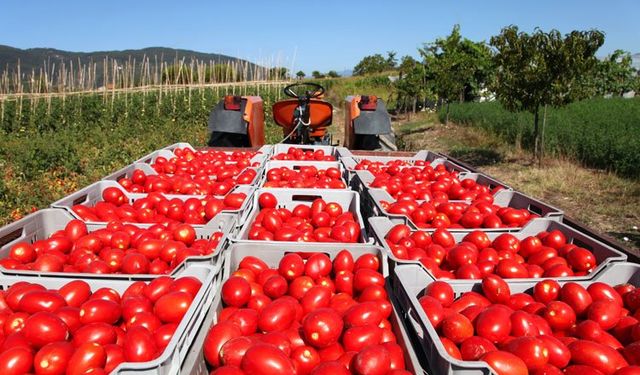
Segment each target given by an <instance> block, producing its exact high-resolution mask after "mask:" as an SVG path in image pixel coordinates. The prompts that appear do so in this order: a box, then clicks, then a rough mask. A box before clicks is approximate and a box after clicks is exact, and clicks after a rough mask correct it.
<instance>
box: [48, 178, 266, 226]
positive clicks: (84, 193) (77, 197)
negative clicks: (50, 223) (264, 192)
mask: <svg viewBox="0 0 640 375" xmlns="http://www.w3.org/2000/svg"><path fill="white" fill-rule="evenodd" d="M108 187H115V188H118V189H120V190H121V191H122V192H123V193H124V195H125V196H126V197H127V199H128V200H129V203H133V202H134V201H136V200H137V199H142V198H145V197H146V196H147V195H148V194H136V193H129V192H127V191H126V190H125V189H124V188H123V187H122V186H120V184H118V183H117V182H115V181H98V182H96V183H93V184H91V185H89V186H87V187H85V188H84V189H81V190H78V191H77V192H75V193H72V194H70V195H67V196H66V197H64V198H62V199H60V200H58V201H56V202H54V203H52V204H51V207H52V208H60V209H64V210H67V212H69V213H70V214H71V215H72V216H73V217H74V218H76V219H81V218H80V217H79V216H78V214H76V213H75V212H74V211H73V210H72V207H73V206H75V205H77V204H84V205H88V206H93V205H95V204H96V203H97V202H100V201H102V191H103V190H104V189H106V188H108ZM254 190H255V187H253V186H249V185H238V186H236V187H235V188H233V189H232V190H231V191H230V192H229V193H245V194H246V195H247V198H246V199H245V200H244V202H243V203H242V206H241V207H240V208H239V209H237V210H225V211H222V213H226V214H231V215H235V217H236V218H237V222H236V224H237V225H238V226H239V225H241V224H242V223H243V222H244V219H245V218H246V217H247V215H248V214H249V211H250V208H251V205H252V203H253V199H252V198H253V192H254ZM163 195H164V196H165V197H166V198H167V199H172V198H178V199H180V200H182V201H186V200H187V199H189V198H203V197H204V195H172V194H163ZM214 220H215V217H214V218H213V219H211V220H210V221H209V222H208V223H206V224H204V225H202V224H192V226H193V227H194V228H204V227H207V226H208V225H209V224H211V223H213V221H214ZM86 223H88V224H89V223H90V224H104V223H105V222H103V221H102V222H100V221H99V222H94V221H86Z"/></svg>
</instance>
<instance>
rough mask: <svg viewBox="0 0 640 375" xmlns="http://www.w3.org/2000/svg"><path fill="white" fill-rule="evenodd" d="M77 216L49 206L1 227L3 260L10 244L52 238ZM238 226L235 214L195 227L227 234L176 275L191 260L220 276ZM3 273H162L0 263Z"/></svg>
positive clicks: (204, 234)
mask: <svg viewBox="0 0 640 375" xmlns="http://www.w3.org/2000/svg"><path fill="white" fill-rule="evenodd" d="M73 219H74V217H73V216H72V215H71V214H69V213H68V212H67V211H65V210H60V209H56V208H47V209H44V210H40V211H36V212H34V213H32V214H30V215H28V216H26V217H24V218H22V219H20V220H18V221H16V222H13V223H11V224H8V225H6V226H4V227H2V228H0V259H4V258H7V257H8V256H9V251H10V250H11V247H12V246H13V245H15V244H17V243H18V242H28V243H33V242H35V241H37V240H43V239H47V238H49V237H50V236H51V235H52V234H53V233H54V232H57V231H59V230H63V229H64V228H65V226H66V225H67V224H68V223H69V222H70V221H71V220H73ZM133 225H135V226H137V227H140V228H149V227H150V226H152V225H153V224H137V223H136V224H133ZM235 225H236V218H235V217H234V216H233V215H227V214H220V215H217V216H216V217H215V218H213V220H212V221H211V223H210V224H208V225H207V226H206V227H204V228H196V238H198V239H202V238H204V239H209V238H210V237H211V235H212V234H213V233H215V232H218V231H219V232H222V233H223V234H224V235H223V237H222V239H221V240H220V242H219V243H218V246H217V247H216V249H215V250H214V252H213V254H211V255H204V256H193V257H188V258H187V259H185V260H184V261H183V262H182V263H181V264H179V265H178V266H176V268H175V269H174V270H173V271H172V272H171V274H170V275H176V274H179V273H180V272H184V270H185V269H186V268H187V267H188V266H189V265H190V264H192V263H198V264H200V263H202V264H209V265H211V266H212V267H213V272H214V273H215V274H216V275H217V274H219V273H220V271H221V270H222V262H223V258H224V257H223V255H222V254H223V250H224V249H225V248H226V247H227V246H228V241H229V232H231V231H232V230H233V229H234V228H235ZM105 227H106V225H105V224H87V230H88V231H89V232H94V231H96V230H98V229H103V228H105ZM0 272H2V273H3V274H5V275H15V276H34V277H54V276H55V277H75V278H78V279H103V280H139V279H149V278H155V277H159V276H163V275H151V274H136V275H130V274H91V273H69V272H40V271H27V270H12V269H6V268H4V267H2V266H1V265H0Z"/></svg>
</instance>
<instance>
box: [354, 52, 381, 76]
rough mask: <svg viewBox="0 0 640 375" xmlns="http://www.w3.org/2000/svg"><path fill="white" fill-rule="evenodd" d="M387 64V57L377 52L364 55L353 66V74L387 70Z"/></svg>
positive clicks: (358, 74) (360, 74) (362, 74)
mask: <svg viewBox="0 0 640 375" xmlns="http://www.w3.org/2000/svg"><path fill="white" fill-rule="evenodd" d="M388 68H389V65H388V62H387V59H385V58H384V56H382V55H381V54H379V53H376V54H375V55H371V56H365V57H364V58H363V59H362V60H360V62H359V63H358V64H357V65H356V66H355V67H354V68H353V75H354V76H364V75H367V74H374V73H380V72H384V71H385V70H388Z"/></svg>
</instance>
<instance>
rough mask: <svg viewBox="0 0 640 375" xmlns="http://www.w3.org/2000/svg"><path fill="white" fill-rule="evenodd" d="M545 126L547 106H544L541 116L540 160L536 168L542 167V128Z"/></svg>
mask: <svg viewBox="0 0 640 375" xmlns="http://www.w3.org/2000/svg"><path fill="white" fill-rule="evenodd" d="M546 125H547V105H546V104H545V105H544V112H543V114H542V129H541V130H540V158H539V160H538V166H539V167H542V159H544V128H545V126H546Z"/></svg>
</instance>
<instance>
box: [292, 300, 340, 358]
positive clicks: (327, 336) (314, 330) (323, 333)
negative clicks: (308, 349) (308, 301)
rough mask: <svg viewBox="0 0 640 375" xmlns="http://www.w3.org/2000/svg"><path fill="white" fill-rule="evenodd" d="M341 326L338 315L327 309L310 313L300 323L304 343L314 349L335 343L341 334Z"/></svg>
mask: <svg viewBox="0 0 640 375" xmlns="http://www.w3.org/2000/svg"><path fill="white" fill-rule="evenodd" d="M343 326H344V323H343V321H342V318H341V317H340V315H338V314H337V313H336V312H335V311H334V310H332V309H328V308H320V309H317V310H315V311H312V312H310V313H309V314H307V315H306V316H305V318H304V320H303V321H302V330H303V332H304V336H305V338H306V341H307V342H308V343H309V344H310V345H312V346H314V347H316V348H324V347H327V346H329V345H332V344H334V343H336V342H337V341H338V339H339V338H340V335H341V334H342V328H343Z"/></svg>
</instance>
